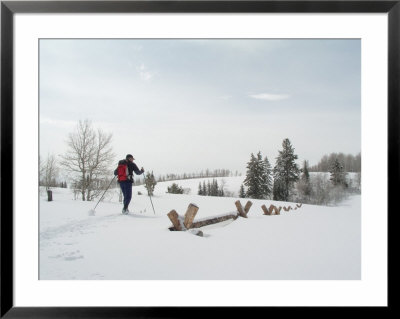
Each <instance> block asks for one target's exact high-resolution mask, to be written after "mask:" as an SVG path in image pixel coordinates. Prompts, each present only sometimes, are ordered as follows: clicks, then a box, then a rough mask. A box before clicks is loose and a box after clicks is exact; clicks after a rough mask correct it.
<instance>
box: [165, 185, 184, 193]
mask: <svg viewBox="0 0 400 319" xmlns="http://www.w3.org/2000/svg"><path fill="white" fill-rule="evenodd" d="M167 193H170V194H183V188H182V187H181V186H179V185H178V184H176V183H173V184H172V185H171V186H168V188H167Z"/></svg>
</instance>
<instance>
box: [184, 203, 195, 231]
mask: <svg viewBox="0 0 400 319" xmlns="http://www.w3.org/2000/svg"><path fill="white" fill-rule="evenodd" d="M198 210H199V208H198V207H197V206H196V205H194V204H189V206H188V208H187V210H186V213H185V219H184V221H183V225H185V227H186V229H189V228H190V226H192V224H193V220H194V217H195V216H196V214H197V211H198Z"/></svg>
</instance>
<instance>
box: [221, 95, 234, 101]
mask: <svg viewBox="0 0 400 319" xmlns="http://www.w3.org/2000/svg"><path fill="white" fill-rule="evenodd" d="M219 98H220V99H222V100H229V99H231V98H232V95H221V96H220V97H219Z"/></svg>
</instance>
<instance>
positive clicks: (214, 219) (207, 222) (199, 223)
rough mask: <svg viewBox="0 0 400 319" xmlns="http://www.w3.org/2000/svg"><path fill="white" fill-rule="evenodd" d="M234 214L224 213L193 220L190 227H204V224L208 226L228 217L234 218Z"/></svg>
mask: <svg viewBox="0 0 400 319" xmlns="http://www.w3.org/2000/svg"><path fill="white" fill-rule="evenodd" d="M236 216H237V215H235V214H229V215H224V216H218V217H211V218H207V219H204V220H200V221H197V222H194V223H193V224H192V225H191V228H200V227H204V226H208V225H212V224H217V223H220V222H223V221H226V220H229V219H233V220H235V219H236Z"/></svg>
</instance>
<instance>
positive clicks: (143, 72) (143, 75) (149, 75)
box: [137, 63, 154, 81]
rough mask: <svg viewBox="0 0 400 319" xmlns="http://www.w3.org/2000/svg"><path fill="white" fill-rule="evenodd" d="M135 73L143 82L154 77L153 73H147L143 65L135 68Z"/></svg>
mask: <svg viewBox="0 0 400 319" xmlns="http://www.w3.org/2000/svg"><path fill="white" fill-rule="evenodd" d="M137 71H138V72H139V75H140V78H141V79H142V80H143V81H150V80H151V79H152V77H153V76H154V73H153V72H150V71H148V70H147V68H146V66H145V65H144V64H143V63H142V64H141V65H140V66H139V67H138V68H137Z"/></svg>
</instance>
